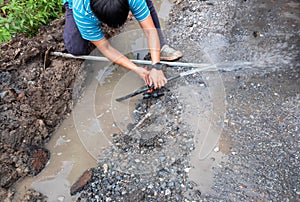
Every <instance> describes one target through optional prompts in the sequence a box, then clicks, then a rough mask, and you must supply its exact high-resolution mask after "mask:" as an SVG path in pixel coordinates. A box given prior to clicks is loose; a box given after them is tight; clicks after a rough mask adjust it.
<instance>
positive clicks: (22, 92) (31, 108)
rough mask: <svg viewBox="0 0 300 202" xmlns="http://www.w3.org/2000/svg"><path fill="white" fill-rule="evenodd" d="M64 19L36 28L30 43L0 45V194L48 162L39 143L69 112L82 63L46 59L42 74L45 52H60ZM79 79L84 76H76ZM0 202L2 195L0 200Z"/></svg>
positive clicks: (19, 40) (21, 39)
mask: <svg viewBox="0 0 300 202" xmlns="http://www.w3.org/2000/svg"><path fill="white" fill-rule="evenodd" d="M63 27H64V19H63V18H62V19H57V20H55V21H53V22H52V23H50V24H49V25H48V26H45V27H42V28H41V29H40V30H39V34H38V35H37V36H36V37H34V38H27V37H25V36H23V35H17V36H15V37H14V38H13V40H12V41H10V42H8V43H4V44H1V53H0V54H1V58H0V62H1V67H0V69H1V72H0V92H1V98H0V108H1V115H0V119H1V125H0V127H1V129H0V130H1V136H0V139H1V143H0V149H1V160H0V165H1V166H0V178H1V188H2V189H9V188H10V187H11V186H12V185H13V184H14V183H15V182H16V181H17V180H18V179H20V178H22V177H24V176H27V175H36V174H37V173H39V172H40V171H41V170H42V169H43V167H44V166H45V165H46V163H47V162H48V160H49V158H50V154H49V152H48V151H47V150H46V149H45V148H44V146H45V143H46V142H47V141H48V140H49V138H51V134H52V133H53V132H54V131H55V128H56V127H57V126H58V125H59V123H60V122H61V121H62V120H63V119H64V117H66V116H67V115H68V113H69V112H71V109H72V106H73V101H72V99H71V97H72V90H71V89H72V86H73V85H74V84H73V83H74V80H75V78H76V77H77V75H83V74H82V66H81V63H82V61H77V60H65V59H62V58H51V64H50V66H48V67H47V68H44V54H45V51H46V50H47V49H48V48H50V47H53V48H54V49H55V50H57V51H64V50H65V48H64V44H63V41H62V32H63ZM82 78H84V76H82ZM4 199H5V194H4V195H1V197H0V200H1V201H2V200H4Z"/></svg>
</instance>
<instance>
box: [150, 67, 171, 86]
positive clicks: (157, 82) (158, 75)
mask: <svg viewBox="0 0 300 202" xmlns="http://www.w3.org/2000/svg"><path fill="white" fill-rule="evenodd" d="M166 83H167V79H166V77H165V75H164V73H163V71H162V70H157V69H155V68H153V69H152V70H151V71H150V74H149V83H148V85H149V86H151V85H152V84H154V89H157V88H161V87H163V86H164V85H165V84H166Z"/></svg>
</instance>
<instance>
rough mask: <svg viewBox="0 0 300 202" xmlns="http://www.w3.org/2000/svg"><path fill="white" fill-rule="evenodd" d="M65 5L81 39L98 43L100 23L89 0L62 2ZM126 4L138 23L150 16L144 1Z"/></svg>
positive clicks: (101, 35) (138, 0)
mask: <svg viewBox="0 0 300 202" xmlns="http://www.w3.org/2000/svg"><path fill="white" fill-rule="evenodd" d="M65 3H69V8H70V9H72V10H73V16H74V19H75V23H76V25H77V27H78V29H79V31H80V34H81V36H82V38H84V39H86V40H89V41H98V40H101V39H102V38H104V33H103V31H102V29H101V27H100V21H99V19H98V18H97V17H96V16H95V15H94V14H93V12H92V10H91V7H90V0H63V4H65ZM128 3H129V8H130V11H131V12H132V14H133V15H134V17H135V18H136V19H137V20H138V21H139V22H140V21H143V20H145V19H146V18H147V17H148V16H149V15H150V11H149V8H148V6H147V4H146V1H145V0H128Z"/></svg>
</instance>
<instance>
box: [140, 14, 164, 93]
mask: <svg viewBox="0 0 300 202" xmlns="http://www.w3.org/2000/svg"><path fill="white" fill-rule="evenodd" d="M139 23H140V26H141V27H142V29H143V31H144V33H145V35H146V38H147V41H148V47H149V50H150V55H151V60H152V64H156V63H158V62H160V43H159V37H158V33H157V30H156V28H155V26H154V23H153V20H152V18H151V15H149V16H148V17H147V18H146V19H145V20H143V21H140V22H139ZM149 78H150V83H149V85H152V84H154V86H155V88H161V87H163V86H164V85H165V84H166V83H167V79H166V77H165V76H164V73H163V71H162V70H156V69H155V68H152V70H151V71H150V75H149Z"/></svg>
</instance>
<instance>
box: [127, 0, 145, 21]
mask: <svg viewBox="0 0 300 202" xmlns="http://www.w3.org/2000/svg"><path fill="white" fill-rule="evenodd" d="M128 3H129V8H130V10H131V12H132V14H133V15H134V17H135V18H136V19H137V20H138V21H139V22H140V21H143V20H145V19H146V18H147V17H148V16H149V15H150V11H149V8H148V6H147V3H146V1H145V0H128Z"/></svg>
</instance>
